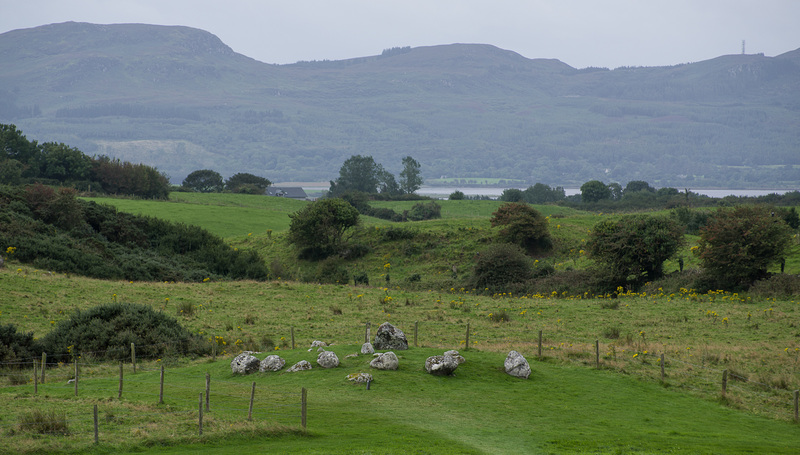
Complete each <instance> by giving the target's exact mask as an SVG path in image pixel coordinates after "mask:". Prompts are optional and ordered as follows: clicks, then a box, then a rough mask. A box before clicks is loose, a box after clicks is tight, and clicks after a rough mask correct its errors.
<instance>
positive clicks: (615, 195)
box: [608, 182, 622, 201]
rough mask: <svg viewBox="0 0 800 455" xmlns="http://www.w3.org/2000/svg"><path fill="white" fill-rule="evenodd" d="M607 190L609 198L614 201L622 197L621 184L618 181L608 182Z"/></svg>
mask: <svg viewBox="0 0 800 455" xmlns="http://www.w3.org/2000/svg"><path fill="white" fill-rule="evenodd" d="M608 190H609V191H610V192H611V199H613V200H615V201H618V200H620V199H622V186H621V185H620V184H619V183H617V182H612V183H609V184H608Z"/></svg>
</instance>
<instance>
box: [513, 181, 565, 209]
mask: <svg viewBox="0 0 800 455" xmlns="http://www.w3.org/2000/svg"><path fill="white" fill-rule="evenodd" d="M523 193H524V197H525V202H528V203H531V204H546V203H548V202H558V201H561V200H564V198H565V197H566V195H565V192H564V188H563V187H560V186H558V187H555V188H550V185H545V184H544V183H536V184H535V185H533V186H529V187H528V188H527V189H526V190H525V191H523Z"/></svg>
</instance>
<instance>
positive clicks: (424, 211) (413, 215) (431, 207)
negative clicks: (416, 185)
mask: <svg viewBox="0 0 800 455" xmlns="http://www.w3.org/2000/svg"><path fill="white" fill-rule="evenodd" d="M441 217H442V206H441V205H439V204H437V203H436V202H434V201H430V202H418V203H416V204H414V206H413V207H411V210H409V211H408V213H407V214H406V218H407V219H409V220H411V221H425V220H433V219H437V218H441Z"/></svg>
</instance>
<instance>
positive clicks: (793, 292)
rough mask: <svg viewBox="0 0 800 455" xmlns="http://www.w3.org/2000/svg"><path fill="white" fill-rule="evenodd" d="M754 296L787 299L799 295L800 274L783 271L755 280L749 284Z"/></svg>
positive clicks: (751, 293)
mask: <svg viewBox="0 0 800 455" xmlns="http://www.w3.org/2000/svg"><path fill="white" fill-rule="evenodd" d="M750 295H752V296H754V297H763V298H775V299H789V298H792V297H795V296H798V295H800V275H785V274H783V273H781V274H778V275H773V276H771V277H769V278H766V279H763V280H759V281H756V282H755V283H753V285H752V286H750Z"/></svg>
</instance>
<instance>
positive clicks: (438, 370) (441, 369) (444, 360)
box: [425, 355, 458, 376]
mask: <svg viewBox="0 0 800 455" xmlns="http://www.w3.org/2000/svg"><path fill="white" fill-rule="evenodd" d="M456 368H458V360H456V358H455V357H453V356H451V355H434V356H431V357H428V359H427V360H425V371H427V372H428V373H430V374H435V375H438V376H447V375H451V374H453V372H454V371H456Z"/></svg>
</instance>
